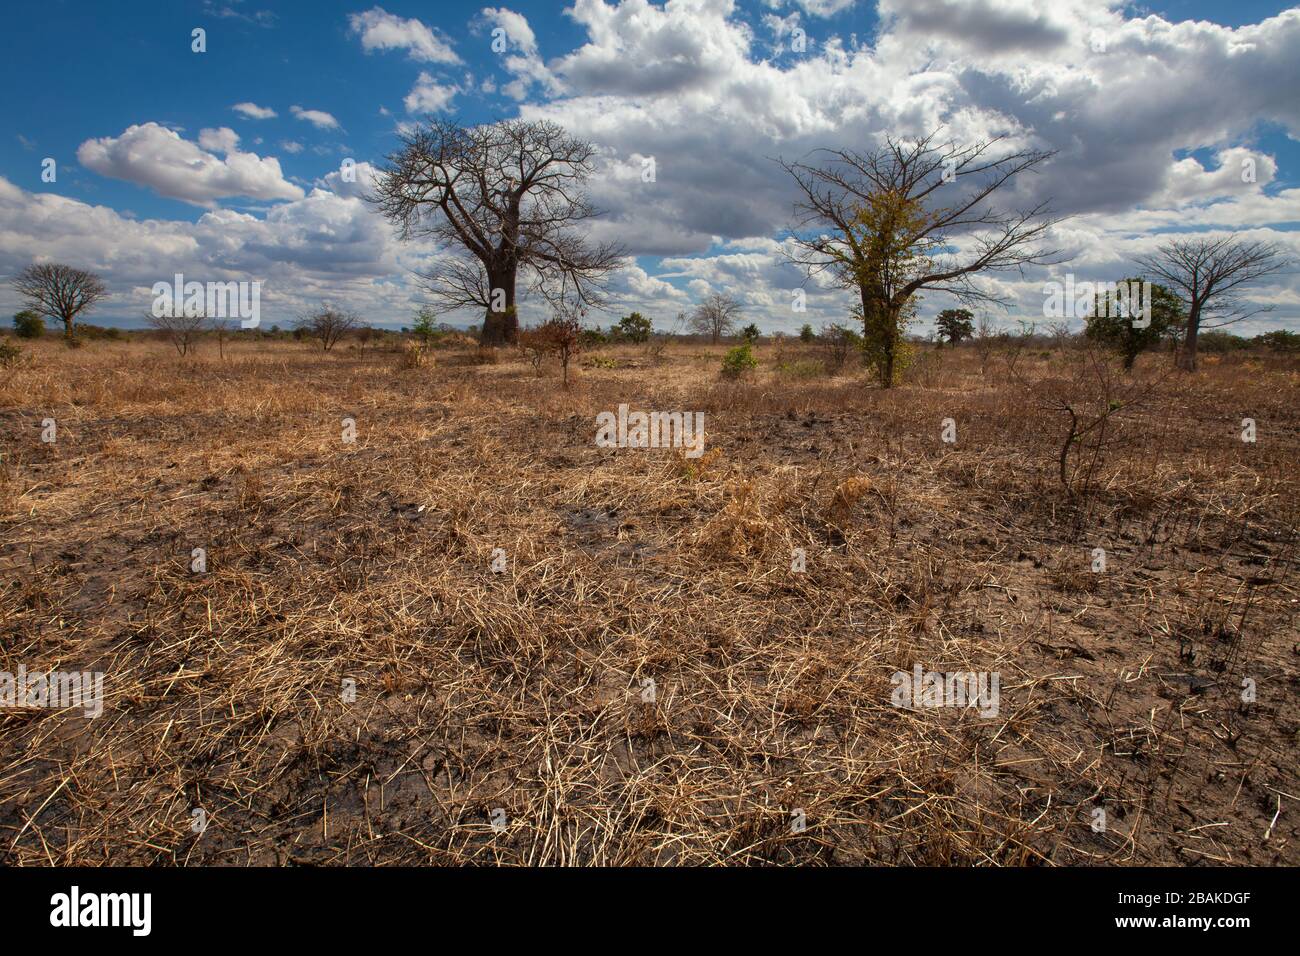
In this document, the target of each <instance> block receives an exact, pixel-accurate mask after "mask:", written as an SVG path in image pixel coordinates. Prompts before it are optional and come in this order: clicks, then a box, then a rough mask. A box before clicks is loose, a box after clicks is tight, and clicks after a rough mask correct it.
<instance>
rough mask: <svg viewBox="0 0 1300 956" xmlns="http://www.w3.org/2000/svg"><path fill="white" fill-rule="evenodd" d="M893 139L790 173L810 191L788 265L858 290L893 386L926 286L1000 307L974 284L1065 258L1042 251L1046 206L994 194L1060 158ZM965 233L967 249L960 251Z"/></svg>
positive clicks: (872, 341) (821, 155) (870, 336)
mask: <svg viewBox="0 0 1300 956" xmlns="http://www.w3.org/2000/svg"><path fill="white" fill-rule="evenodd" d="M937 135H938V133H937V132H935V133H931V134H930V135H928V136H926V137H924V138H922V139H920V140H918V141H916V142H912V143H905V142H901V141H897V140H894V139H887V140H886V142H885V145H884V146H882V147H880V148H878V149H875V150H873V151H871V152H866V153H863V152H857V151H855V150H830V149H823V150H817V151H816V154H815V155H817V157H818V160H817V161H815V162H806V163H805V162H798V163H787V162H785V161H784V160H779V162H780V163H781V165H782V166H783V167H784V168H785V169H786V171H787V172H789V173H790V175H791V176H793V177H794V180H795V182H796V184H797V185H798V186H799V189H800V191H801V193H802V196H801V198H800V199H799V200H798V201H797V202H796V203H795V217H796V222H795V224H794V225H793V227H792V228H791V230H790V232H791V249H792V251H791V252H790V253H788V257H789V259H790V260H791V261H792V262H794V263H795V264H796V265H798V266H800V267H801V268H802V269H804V270H805V272H806V273H807V274H808V275H809V276H810V277H811V276H813V275H816V274H820V273H824V274H826V275H828V276H829V277H831V278H832V279H833V280H835V281H836V282H838V283H839V284H840V285H841V286H843V287H844V288H847V289H851V290H853V291H855V292H856V293H857V295H858V298H859V300H860V305H859V306H857V307H855V310H854V311H855V313H857V314H859V315H860V316H861V319H862V322H863V326H864V333H865V336H866V339H867V345H868V346H869V348H870V350H871V351H872V353H873V355H874V357H875V363H876V367H877V369H878V371H879V374H880V383H881V385H882V386H883V387H885V388H888V387H890V386H891V385H892V384H893V382H894V377H895V372H896V367H895V366H896V355H897V348H898V343H899V342H900V341H901V340H902V330H903V326H904V325H906V323H907V321H908V320H909V317H910V315H911V313H912V312H913V311H914V310H915V302H914V301H913V297H914V296H916V294H917V293H919V292H921V291H922V290H926V289H931V290H935V291H939V292H947V293H949V294H951V295H952V296H954V297H955V298H956V299H957V300H958V301H959V302H961V303H962V304H973V303H980V302H1001V299H1000V298H999V297H998V296H997V295H996V294H994V293H993V292H991V291H989V290H988V289H986V288H981V287H980V286H978V285H977V284H975V283H974V282H973V281H972V279H973V278H974V276H976V275H978V274H979V273H982V272H997V271H1003V270H1019V269H1022V268H1023V267H1025V266H1029V265H1048V264H1051V263H1053V262H1055V261H1058V260H1057V259H1056V258H1055V257H1056V255H1057V253H1056V252H1055V251H1054V250H1047V249H1044V248H1042V247H1041V246H1040V245H1039V243H1040V241H1041V240H1043V239H1044V238H1045V236H1046V233H1047V232H1048V230H1050V229H1051V228H1052V226H1053V225H1055V223H1056V222H1058V221H1059V220H1058V219H1056V218H1054V217H1053V216H1052V215H1051V214H1050V211H1049V208H1048V203H1046V202H1042V203H1039V204H1037V205H1035V206H1033V207H1031V208H1029V209H1026V210H1021V211H1016V212H1009V211H1002V210H999V209H998V208H996V207H995V205H994V203H993V201H992V198H991V197H992V196H993V194H994V193H996V192H997V191H998V190H999V189H1001V188H1002V187H1003V186H1005V185H1006V184H1007V183H1009V182H1010V181H1011V180H1012V179H1013V178H1015V177H1016V176H1017V175H1019V174H1020V173H1023V172H1028V171H1032V170H1033V169H1034V168H1035V167H1037V166H1039V165H1040V164H1042V163H1044V162H1046V161H1047V160H1048V159H1050V158H1051V156H1052V155H1053V154H1052V153H1050V152H1044V151H1041V150H1031V149H1025V150H1017V151H1014V152H1009V153H1005V154H1002V155H997V153H996V147H997V144H998V143H999V142H1000V138H999V139H994V140H991V141H987V142H977V143H973V144H971V145H967V146H957V145H955V144H954V143H951V142H949V143H943V144H940V143H937V142H936V141H935V137H936V136H937ZM959 237H961V238H962V242H961V243H960V244H958V243H957V241H956V240H957V239H958V238H959Z"/></svg>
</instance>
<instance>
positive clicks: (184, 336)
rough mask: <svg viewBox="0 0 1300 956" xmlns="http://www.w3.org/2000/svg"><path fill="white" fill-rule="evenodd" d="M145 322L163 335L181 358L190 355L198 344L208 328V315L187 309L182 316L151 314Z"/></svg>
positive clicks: (182, 312) (183, 310) (146, 317)
mask: <svg viewBox="0 0 1300 956" xmlns="http://www.w3.org/2000/svg"><path fill="white" fill-rule="evenodd" d="M145 322H146V323H147V324H148V326H149V328H151V329H156V330H157V331H158V332H160V333H162V335H163V336H164V337H166V339H167V340H168V341H169V342H171V344H172V345H173V346H175V347H176V351H177V353H178V354H179V355H180V356H181V358H184V357H185V356H187V355H189V354H190V349H192V348H194V346H195V345H197V344H198V341H199V337H200V336H201V335H202V334H203V330H204V329H205V328H207V327H208V317H207V316H206V315H204V314H203V313H202V312H198V313H191V312H189V311H188V310H185V309H182V310H181V314H180V315H154V314H153V313H152V312H150V313H148V314H147V315H146V316H145Z"/></svg>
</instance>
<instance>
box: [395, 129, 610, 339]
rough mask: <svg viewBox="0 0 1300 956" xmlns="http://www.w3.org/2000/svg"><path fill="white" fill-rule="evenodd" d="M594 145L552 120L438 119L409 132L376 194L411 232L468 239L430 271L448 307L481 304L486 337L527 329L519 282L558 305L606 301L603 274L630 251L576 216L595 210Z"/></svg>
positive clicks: (429, 283) (426, 279)
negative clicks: (594, 240) (599, 236)
mask: <svg viewBox="0 0 1300 956" xmlns="http://www.w3.org/2000/svg"><path fill="white" fill-rule="evenodd" d="M595 154H596V148H595V147H594V146H593V145H592V144H591V143H588V142H584V141H582V140H579V139H575V138H573V137H571V136H569V135H568V134H567V133H566V132H565V131H564V129H563V128H561V127H560V126H558V125H556V124H555V123H551V122H547V121H538V122H525V121H523V120H504V121H501V122H497V123H491V124H485V125H481V126H474V127H465V126H463V125H461V124H460V123H457V122H454V121H451V120H436V121H431V122H430V123H429V124H428V125H425V126H419V127H417V128H416V129H414V130H413V131H411V132H409V133H405V134H403V136H402V148H401V149H399V150H398V151H397V152H395V153H393V154H392V155H391V156H389V158H388V165H387V166H386V167H385V168H384V169H382V170H381V171H380V173H379V175H378V177H377V179H376V182H375V193H374V195H372V196H370V197H369V198H370V201H371V202H373V203H375V204H376V205H377V206H378V208H379V209H380V210H381V211H382V212H383V214H384V215H385V217H387V219H388V220H389V221H390V222H392V223H393V224H394V225H396V226H397V227H398V229H399V232H400V235H401V236H402V238H403V239H412V238H431V239H434V240H436V241H437V242H438V243H440V244H441V245H443V246H447V247H451V248H456V249H459V250H462V253H461V254H457V255H450V256H445V257H443V258H442V259H440V260H439V262H438V263H437V265H435V266H434V268H433V269H432V270H431V271H430V272H428V273H425V274H423V275H421V279H422V280H423V283H424V287H425V288H426V289H427V290H428V292H429V293H430V294H431V295H432V296H433V297H434V298H435V299H436V300H437V302H438V303H439V304H440V306H441V310H442V311H450V310H453V309H458V308H465V307H475V306H478V307H482V308H483V309H484V310H485V314H484V319H483V331H482V342H483V344H484V345H503V344H506V343H513V342H514V341H515V340H516V339H517V338H518V335H519V318H518V314H517V312H516V310H515V296H516V282H517V279H518V275H519V270H520V269H521V268H522V269H523V270H524V275H525V278H526V281H527V282H528V283H529V288H530V290H531V291H537V292H539V293H541V294H542V295H543V296H545V297H546V299H547V300H548V301H549V302H551V303H552V304H553V305H554V304H555V303H558V302H561V301H563V300H564V299H565V298H566V297H569V296H571V297H573V298H574V299H576V300H577V301H578V302H580V303H582V304H584V305H586V304H591V305H596V304H599V302H600V284H601V282H602V281H603V280H604V278H605V276H606V275H607V273H609V272H610V271H611V270H612V269H614V268H615V267H616V266H617V265H618V263H619V260H620V259H621V258H622V255H623V252H622V249H621V248H619V247H618V246H616V245H613V244H602V245H597V246H592V245H589V244H588V243H587V241H586V239H585V237H584V236H583V235H582V234H581V233H580V231H579V230H578V229H577V228H575V227H577V226H579V225H580V224H582V223H583V222H585V221H586V220H588V219H591V218H592V217H594V216H596V215H597V211H596V209H595V208H594V207H593V206H592V205H591V203H590V202H589V201H588V200H587V198H586V196H585V195H584V194H583V193H582V186H583V184H584V183H585V181H586V179H587V177H588V176H589V175H590V173H591V171H592V169H593V161H594V158H595Z"/></svg>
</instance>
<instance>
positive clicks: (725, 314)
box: [691, 292, 744, 345]
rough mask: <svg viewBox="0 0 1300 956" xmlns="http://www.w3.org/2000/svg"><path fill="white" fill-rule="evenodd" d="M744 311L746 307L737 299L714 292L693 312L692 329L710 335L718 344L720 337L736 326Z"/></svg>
mask: <svg viewBox="0 0 1300 956" xmlns="http://www.w3.org/2000/svg"><path fill="white" fill-rule="evenodd" d="M743 313H744V309H743V308H742V306H741V304H740V303H739V302H738V301H737V300H736V299H733V298H732V297H731V296H729V295H727V294H725V293H723V292H714V293H711V294H710V295H709V296H708V298H706V299H705V300H704V301H703V302H701V303H700V304H699V305H698V306H696V308H695V311H694V312H692V313H691V329H692V330H693V331H695V332H698V333H700V334H701V335H707V336H709V337H710V341H711V342H712V343H713V344H714V345H717V344H718V339H720V338H721V337H722V336H724V335H726V334H727V333H728V332H730V331H732V330H733V329H734V328H735V327H736V323H737V322H739V321H740V318H741V315H742V314H743Z"/></svg>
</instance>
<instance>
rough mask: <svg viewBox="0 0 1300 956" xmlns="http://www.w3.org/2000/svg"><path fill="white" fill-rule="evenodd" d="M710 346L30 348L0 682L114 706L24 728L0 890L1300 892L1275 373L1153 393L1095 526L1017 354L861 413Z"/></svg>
mask: <svg viewBox="0 0 1300 956" xmlns="http://www.w3.org/2000/svg"><path fill="white" fill-rule="evenodd" d="M784 349H785V351H786V352H790V351H792V349H791V347H790V346H789V345H786V346H785V347H784ZM722 351H723V350H722V349H720V348H719V349H710V348H704V347H693V346H673V347H670V348H669V349H668V350H666V351H665V352H664V353H663V355H662V356H660V357H659V360H658V361H657V362H654V361H651V359H650V358H649V357H648V356H647V355H646V354H645V353H643V352H641V351H637V350H632V349H625V350H609V351H608V352H607V357H608V358H609V361H602V362H599V363H590V364H593V367H588V368H584V369H583V370H581V372H580V373H579V374H578V377H577V379H576V381H575V383H574V385H573V387H572V388H571V389H569V390H568V391H565V390H563V389H560V388H559V387H558V380H557V373H556V372H555V371H554V370H547V372H546V375H545V377H544V378H542V379H541V380H540V381H539V379H538V378H537V377H536V376H535V375H534V373H533V370H532V368H531V367H530V366H529V365H528V364H527V363H525V362H524V361H523V360H522V359H520V358H518V357H516V356H514V355H511V354H507V353H501V354H500V355H497V354H496V353H493V354H491V355H488V354H486V353H482V354H480V353H478V352H477V351H476V350H474V349H471V348H467V349H462V350H461V351H459V352H456V351H452V352H448V353H440V354H439V356H438V361H437V363H436V364H429V365H420V364H419V363H418V362H412V361H410V360H409V358H408V359H407V360H406V361H405V362H403V361H402V360H401V358H400V356H399V355H398V354H396V353H393V352H382V351H380V352H375V351H371V352H369V353H368V354H367V355H366V357H365V359H364V361H362V360H359V359H358V357H357V354H356V353H355V352H349V351H342V352H340V353H337V354H335V353H331V354H329V355H324V356H322V355H321V354H319V353H314V352H310V351H308V350H306V349H305V348H302V347H299V346H295V345H292V344H289V343H270V344H263V345H252V344H239V345H236V346H234V347H233V348H231V349H229V350H228V354H227V358H226V360H225V361H219V360H218V359H217V357H216V355H215V349H212V350H209V349H207V348H204V349H203V350H201V352H200V357H199V359H198V360H194V361H189V362H185V363H180V362H178V361H177V360H176V359H175V357H174V356H169V355H168V354H167V353H166V351H165V347H164V346H161V345H158V344H151V343H144V342H131V343H125V344H112V343H96V344H94V345H92V346H90V347H87V348H85V349H82V350H79V351H75V352H70V351H66V350H63V349H61V348H60V347H58V346H57V345H54V344H53V343H48V344H47V343H41V344H39V345H38V346H36V347H35V349H33V353H34V356H33V361H32V362H31V363H30V364H29V365H27V366H24V367H22V368H19V369H17V370H14V371H12V372H6V373H5V376H6V377H4V378H0V423H2V424H3V428H2V431H0V451H3V455H4V460H3V470H2V471H0V568H3V582H4V586H3V589H2V590H0V633H3V640H2V642H0V649H2V650H0V670H4V671H9V672H13V671H14V670H15V669H16V668H17V666H18V665H19V664H25V665H26V667H27V668H28V670H29V671H32V670H52V669H92V670H100V671H103V672H104V673H105V675H106V677H105V688H106V703H105V710H104V713H103V715H102V716H101V717H98V718H96V719H93V720H87V719H86V718H84V717H83V716H81V715H80V713H78V712H67V711H58V710H48V709H46V710H37V709H26V710H17V711H13V710H11V711H3V712H0V768H2V769H0V861H3V862H5V863H8V864H13V865H21V864H34V865H43V864H100V863H115V864H144V863H175V864H185V863H188V864H248V863H263V864H266V863H327V864H344V863H347V864H389V863H461V862H473V863H509V864H720V863H726V864H755V863H803V864H808V863H814V864H817V863H826V864H832V863H855V862H862V863H888V864H975V865H981V864H1051V863H1072V864H1074V863H1104V864H1133V863H1156V864H1179V863H1183V864H1200V863H1211V864H1214V863H1255V864H1271V863H1289V864H1292V865H1294V864H1296V863H1297V862H1300V851H1297V849H1296V819H1297V813H1298V812H1300V807H1297V804H1296V800H1297V795H1300V790H1298V789H1297V785H1296V782H1295V778H1294V766H1295V758H1296V745H1297V733H1298V723H1297V712H1298V708H1297V697H1296V693H1295V691H1296V682H1297V666H1296V663H1297V657H1296V654H1297V644H1296V641H1297V633H1296V606H1297V601H1298V600H1300V586H1298V585H1297V578H1296V571H1295V563H1296V560H1297V556H1296V551H1295V546H1294V543H1295V526H1296V516H1297V501H1298V500H1300V499H1298V498H1297V490H1298V489H1297V484H1298V483H1300V471H1298V470H1297V467H1296V466H1297V462H1298V461H1300V410H1297V403H1296V398H1297V394H1298V393H1300V370H1297V367H1296V365H1295V363H1294V362H1291V363H1289V364H1288V363H1285V362H1282V361H1280V360H1275V359H1270V358H1263V357H1259V356H1254V357H1245V358H1243V357H1239V356H1233V357H1231V358H1227V357H1225V358H1224V359H1222V360H1221V361H1218V362H1214V363H1211V364H1209V365H1207V367H1206V369H1205V370H1204V371H1203V372H1202V373H1200V374H1198V375H1197V376H1196V377H1194V378H1190V379H1188V378H1179V379H1178V380H1171V381H1169V382H1167V383H1164V384H1162V385H1161V386H1160V388H1159V394H1158V395H1157V397H1156V398H1155V399H1154V400H1153V401H1151V402H1150V403H1148V404H1145V405H1143V406H1142V407H1141V408H1138V409H1134V410H1132V411H1131V412H1130V411H1128V410H1127V409H1125V410H1124V414H1121V415H1117V417H1116V428H1117V431H1115V432H1113V434H1114V435H1116V436H1120V437H1122V439H1123V440H1122V441H1116V442H1115V443H1114V444H1113V445H1108V446H1107V447H1106V448H1105V449H1104V454H1103V455H1102V456H1101V459H1100V461H1099V462H1095V463H1094V465H1093V468H1092V472H1091V474H1090V480H1089V481H1090V483H1089V490H1088V491H1087V493H1086V494H1083V495H1075V496H1073V497H1070V496H1067V495H1066V494H1065V493H1064V491H1063V490H1062V488H1061V487H1060V485H1059V483H1058V481H1057V476H1056V468H1057V461H1056V456H1057V451H1058V448H1059V446H1060V435H1061V431H1060V427H1059V422H1058V421H1056V420H1055V419H1054V418H1053V417H1052V415H1051V414H1050V412H1049V411H1047V410H1044V409H1041V408H1038V407H1036V406H1035V405H1034V400H1033V396H1032V395H1030V394H1029V393H1026V392H1025V391H1024V390H1023V389H1019V388H1017V386H1016V384H1015V382H1014V381H1013V380H1012V378H1011V377H1010V376H1008V375H1007V374H1005V370H1004V369H1002V368H1001V366H1000V365H999V364H998V363H997V362H995V363H994V367H993V368H991V369H990V374H989V376H988V378H987V379H986V378H983V377H982V376H981V375H980V373H979V363H978V360H977V358H976V356H975V355H974V354H973V353H971V352H967V351H965V350H959V351H957V352H953V351H951V350H948V351H946V352H943V353H938V354H931V355H929V356H927V357H926V359H925V360H924V362H923V363H921V364H918V366H917V369H918V371H917V372H916V373H915V374H914V375H913V377H912V380H911V381H909V382H908V383H907V384H905V385H904V386H903V387H901V388H899V389H896V390H892V391H889V392H881V391H879V390H877V389H875V388H873V387H871V386H869V385H868V384H867V382H866V380H865V377H864V376H862V375H850V376H840V377H836V378H829V379H828V378H825V377H810V376H805V375H801V376H798V377H792V376H789V375H782V374H776V373H772V372H769V371H765V370H764V368H762V367H761V368H760V370H759V372H758V374H756V375H755V376H754V377H752V378H751V379H749V380H748V381H743V382H738V383H732V382H723V381H720V380H719V379H718V377H717V368H718V365H719V362H720V358H721V353H722ZM793 351H795V352H798V349H797V347H796V348H795V349H794V350H793ZM209 352H211V354H209ZM758 356H759V358H760V361H763V362H766V363H768V367H769V368H770V365H771V363H770V359H771V357H772V350H771V349H770V348H764V347H760V348H759V349H758ZM1164 361H1165V359H1164V358H1163V357H1159V356H1148V357H1146V359H1145V360H1144V363H1143V365H1142V366H1140V368H1139V372H1138V374H1139V375H1145V376H1148V377H1149V378H1156V377H1158V375H1159V368H1160V367H1161V366H1162V365H1163V363H1164ZM1056 362H1057V357H1054V356H1050V355H1049V356H1046V357H1044V356H1042V355H1039V354H1037V353H1034V354H1032V355H1026V356H1021V357H1020V359H1019V364H1018V369H1017V370H1018V373H1019V374H1021V375H1023V376H1025V377H1027V379H1029V380H1032V381H1033V382H1035V383H1039V384H1041V385H1043V386H1044V387H1056V388H1058V390H1059V389H1060V388H1066V387H1067V385H1061V384H1060V382H1056V380H1055V379H1054V378H1053V376H1057V374H1058V373H1057V365H1056ZM403 364H405V365H406V366H408V367H406V368H401V367H399V366H401V365H403ZM1060 381H1061V382H1067V381H1068V380H1067V379H1065V378H1061V380H1060ZM1054 383H1055V384H1054ZM1095 397H1096V396H1087V395H1085V396H1082V397H1081V400H1092V399H1095ZM620 402H627V403H629V404H631V405H632V406H633V407H634V408H641V409H661V410H673V409H682V410H703V411H704V412H705V413H706V427H707V433H708V438H707V442H708V451H707V453H706V454H705V455H704V456H703V457H702V458H698V459H692V458H687V457H685V456H684V455H683V454H681V452H680V451H678V452H673V451H659V450H636V449H621V450H607V449H600V448H597V447H595V445H594V443H593V437H594V433H595V424H594V422H595V415H596V413H597V412H598V411H602V410H606V409H613V408H615V407H616V406H617V405H618V404H619V403H620ZM47 417H52V418H54V419H56V421H57V423H58V440H57V442H56V443H54V444H45V443H42V442H41V440H40V431H41V420H42V419H44V418H47ZM948 417H951V418H953V419H954V420H955V421H956V422H957V428H958V441H957V443H956V444H955V445H949V444H944V443H943V442H942V441H941V440H940V422H941V420H942V419H944V418H948ZM1243 417H1252V418H1255V419H1256V420H1257V422H1258V423H1259V441H1258V442H1257V443H1256V444H1254V445H1247V444H1244V443H1242V442H1241V441H1239V440H1238V431H1239V422H1240V420H1241V418H1243ZM345 418H351V419H353V420H354V421H355V423H356V429H357V439H356V441H355V443H352V444H347V443H345V442H344V441H343V440H342V427H343V425H342V422H343V419H345ZM195 547H203V548H206V549H207V552H208V570H207V572H206V573H204V574H195V573H192V572H191V571H190V554H191V549H192V548H195ZM1095 547H1102V548H1105V549H1106V551H1107V555H1108V566H1107V570H1106V572H1105V573H1104V574H1101V575H1094V574H1092V572H1091V571H1090V568H1089V565H1090V562H1091V551H1092V549H1093V548H1095ZM796 548H802V549H804V550H805V552H806V555H807V570H806V571H805V572H804V573H802V574H799V573H793V572H792V571H791V554H792V550H793V549H796ZM495 549H502V550H503V551H504V553H505V557H506V569H505V571H504V572H502V573H494V572H493V570H492V563H493V556H494V551H495ZM916 663H920V664H922V665H923V666H924V667H925V668H926V669H929V670H938V671H950V670H963V671H964V670H970V671H987V672H997V673H999V674H1000V676H1001V709H1000V713H999V715H998V716H997V717H996V718H994V719H986V718H981V717H980V716H979V714H978V713H975V712H973V711H969V710H968V711H959V710H951V709H948V710H905V709H899V708H895V707H893V706H892V705H891V684H890V675H891V674H892V673H893V672H894V671H898V670H903V671H910V669H911V668H912V666H913V664H916ZM1247 677H1249V678H1251V679H1253V680H1254V681H1255V682H1256V684H1257V687H1258V700H1257V702H1255V703H1253V704H1250V705H1246V704H1243V703H1242V701H1241V699H1240V688H1241V681H1242V679H1243V678H1247ZM346 679H351V680H355V682H356V699H355V701H354V702H345V701H344V699H343V698H342V695H341V690H342V687H343V684H344V681H345V680H346ZM1097 807H1101V808H1104V809H1105V810H1106V812H1107V815H1108V827H1107V829H1106V831H1105V832H1094V830H1093V829H1092V827H1091V823H1092V819H1093V818H1092V811H1093V809H1094V808H1097ZM196 808H201V809H202V810H203V811H204V812H205V813H206V814H207V818H208V820H209V825H208V827H207V829H206V831H205V832H203V833H201V834H200V833H195V832H192V828H191V820H192V812H193V811H194V810H195V809H196ZM498 808H500V809H502V810H504V814H505V817H504V819H505V826H504V828H503V829H502V828H500V827H497V828H494V826H493V818H494V811H496V810H497V809H498ZM1279 810H1280V812H1279ZM796 811H802V819H806V828H804V829H800V828H798V827H794V826H792V825H791V822H792V819H795V817H792V814H795V812H796ZM796 816H797V814H796ZM1275 817H1276V818H1275ZM496 819H497V820H501V819H502V818H501V817H500V815H499V814H498V815H496Z"/></svg>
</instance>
